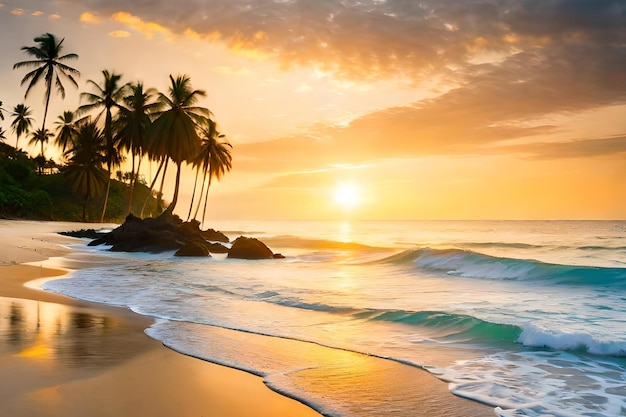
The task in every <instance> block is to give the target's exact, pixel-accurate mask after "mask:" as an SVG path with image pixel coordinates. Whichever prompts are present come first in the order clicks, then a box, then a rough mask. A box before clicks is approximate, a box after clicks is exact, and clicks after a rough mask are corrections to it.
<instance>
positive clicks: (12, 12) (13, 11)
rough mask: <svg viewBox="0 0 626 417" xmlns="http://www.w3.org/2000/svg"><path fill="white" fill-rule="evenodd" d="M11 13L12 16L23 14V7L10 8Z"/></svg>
mask: <svg viewBox="0 0 626 417" xmlns="http://www.w3.org/2000/svg"><path fill="white" fill-rule="evenodd" d="M11 14H12V15H13V16H21V15H23V14H24V9H13V10H11Z"/></svg>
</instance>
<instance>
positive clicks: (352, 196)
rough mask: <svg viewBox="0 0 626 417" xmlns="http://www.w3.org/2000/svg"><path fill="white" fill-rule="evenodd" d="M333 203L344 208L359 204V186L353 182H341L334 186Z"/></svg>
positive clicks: (361, 197) (352, 207) (360, 200)
mask: <svg viewBox="0 0 626 417" xmlns="http://www.w3.org/2000/svg"><path fill="white" fill-rule="evenodd" d="M334 196H335V204H337V205H338V206H339V207H341V208H342V209H344V210H352V209H354V208H356V207H358V206H360V205H361V203H362V202H363V196H362V194H361V188H360V187H359V186H358V185H357V184H355V183H353V182H341V183H339V184H337V185H336V186H335V191H334Z"/></svg>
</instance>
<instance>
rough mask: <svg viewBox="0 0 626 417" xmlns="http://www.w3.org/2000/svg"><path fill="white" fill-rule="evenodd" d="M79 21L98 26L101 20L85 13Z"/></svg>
mask: <svg viewBox="0 0 626 417" xmlns="http://www.w3.org/2000/svg"><path fill="white" fill-rule="evenodd" d="M80 21H81V22H83V23H92V24H98V23H100V22H102V19H101V18H100V17H98V16H96V15H95V14H93V13H90V12H85V13H83V14H81V15H80Z"/></svg>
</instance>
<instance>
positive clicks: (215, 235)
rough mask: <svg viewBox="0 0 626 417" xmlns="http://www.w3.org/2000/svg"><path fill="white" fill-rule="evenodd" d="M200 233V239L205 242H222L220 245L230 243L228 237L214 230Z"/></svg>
mask: <svg viewBox="0 0 626 417" xmlns="http://www.w3.org/2000/svg"><path fill="white" fill-rule="evenodd" d="M200 233H201V234H202V237H204V238H205V239H206V240H210V241H211V242H222V243H228V242H230V239H228V236H226V235H225V234H224V233H222V232H218V231H217V230H215V229H207V230H204V231H202V232H200Z"/></svg>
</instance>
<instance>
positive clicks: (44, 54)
mask: <svg viewBox="0 0 626 417" xmlns="http://www.w3.org/2000/svg"><path fill="white" fill-rule="evenodd" d="M64 40H65V38H63V39H61V40H58V39H57V38H56V37H55V36H54V35H53V34H51V33H44V34H43V35H41V36H38V37H36V38H35V39H34V41H35V42H37V43H38V45H37V46H24V47H22V51H24V52H26V54H27V55H29V56H31V57H33V58H35V59H33V60H30V61H22V62H18V63H17V64H15V65H13V69H18V68H23V67H26V68H34V69H33V70H32V71H31V72H29V73H28V74H26V75H25V76H24V78H22V82H21V85H24V84H26V83H28V88H26V94H25V95H24V98H27V97H28V93H29V92H30V90H31V89H32V88H33V86H35V84H37V83H38V82H39V80H41V78H42V77H43V79H44V82H45V85H46V90H45V96H44V98H45V103H46V108H45V110H44V114H43V123H42V125H41V129H42V130H43V129H45V127H46V116H47V115H48V105H49V104H50V95H51V92H52V84H54V85H55V87H56V90H57V92H58V93H59V94H61V97H62V98H65V87H63V83H62V82H61V79H62V78H64V79H67V80H69V81H70V82H71V83H72V84H74V86H75V87H76V88H78V83H77V82H76V80H75V79H74V76H75V75H76V76H80V72H79V71H78V70H76V69H74V68H72V67H69V66H67V65H65V64H64V63H63V61H68V60H72V59H78V55H76V54H66V55H61V51H62V50H63V41H64Z"/></svg>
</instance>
